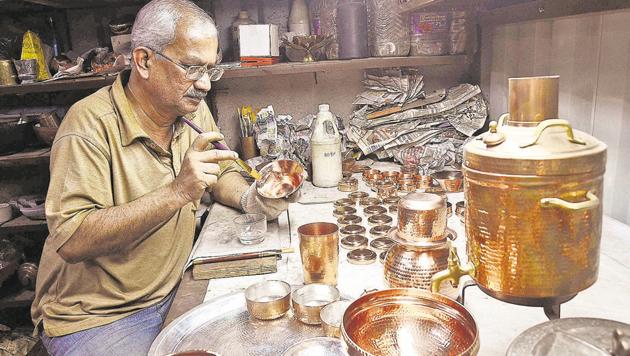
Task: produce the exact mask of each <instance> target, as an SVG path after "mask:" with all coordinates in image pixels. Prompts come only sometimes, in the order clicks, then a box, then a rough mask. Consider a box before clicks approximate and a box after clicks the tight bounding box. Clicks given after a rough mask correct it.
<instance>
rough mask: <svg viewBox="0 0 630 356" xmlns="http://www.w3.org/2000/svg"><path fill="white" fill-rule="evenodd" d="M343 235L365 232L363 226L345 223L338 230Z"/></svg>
mask: <svg viewBox="0 0 630 356" xmlns="http://www.w3.org/2000/svg"><path fill="white" fill-rule="evenodd" d="M339 232H340V233H341V234H342V235H343V236H348V235H361V234H364V233H365V228H364V227H363V226H361V225H356V224H355V225H347V226H344V227H342V228H341V230H340V231H339Z"/></svg>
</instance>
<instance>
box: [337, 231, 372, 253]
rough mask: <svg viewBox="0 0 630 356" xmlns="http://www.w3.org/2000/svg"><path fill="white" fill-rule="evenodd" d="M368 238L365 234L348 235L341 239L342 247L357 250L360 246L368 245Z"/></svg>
mask: <svg viewBox="0 0 630 356" xmlns="http://www.w3.org/2000/svg"><path fill="white" fill-rule="evenodd" d="M367 245H368V239H367V237H365V236H363V235H348V236H346V237H344V238H343V239H341V247H343V248H345V249H346V250H356V249H358V248H363V247H367Z"/></svg>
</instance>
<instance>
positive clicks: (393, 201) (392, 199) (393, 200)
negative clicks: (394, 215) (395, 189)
mask: <svg viewBox="0 0 630 356" xmlns="http://www.w3.org/2000/svg"><path fill="white" fill-rule="evenodd" d="M399 200H400V197H399V196H393V197H387V198H383V204H385V205H396V204H398V201H399Z"/></svg>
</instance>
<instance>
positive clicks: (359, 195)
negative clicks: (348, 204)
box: [348, 192, 370, 201]
mask: <svg viewBox="0 0 630 356" xmlns="http://www.w3.org/2000/svg"><path fill="white" fill-rule="evenodd" d="M369 196H370V195H369V194H368V193H366V192H353V193H350V194H348V199H352V200H354V201H359V200H361V199H363V198H367V197H369Z"/></svg>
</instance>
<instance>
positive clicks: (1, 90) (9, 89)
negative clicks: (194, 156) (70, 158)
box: [0, 55, 466, 96]
mask: <svg viewBox="0 0 630 356" xmlns="http://www.w3.org/2000/svg"><path fill="white" fill-rule="evenodd" d="M465 63H466V56H465V55H459V56H419V57H371V58H361V59H347V60H334V61H317V62H310V63H301V62H288V63H279V64H273V65H268V66H260V67H227V68H225V74H224V75H223V78H245V77H262V76H268V75H289V74H299V73H316V72H334V71H346V70H361V69H370V68H386V67H418V66H435V65H462V64H465ZM114 80H116V76H114V75H111V76H107V77H86V78H76V79H61V80H55V81H50V82H40V83H32V84H20V85H10V86H0V96H2V95H12V94H30V93H46V92H56V91H67V90H83V89H95V88H101V87H104V86H106V85H110V84H112V83H113V82H114Z"/></svg>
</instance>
